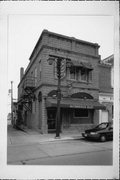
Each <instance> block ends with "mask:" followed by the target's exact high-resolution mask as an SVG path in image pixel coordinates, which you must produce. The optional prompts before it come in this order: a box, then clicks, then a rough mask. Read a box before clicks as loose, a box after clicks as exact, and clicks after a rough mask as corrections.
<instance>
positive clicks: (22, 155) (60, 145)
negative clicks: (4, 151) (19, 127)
mask: <svg viewBox="0 0 120 180" xmlns="http://www.w3.org/2000/svg"><path fill="white" fill-rule="evenodd" d="M8 164H24V165H112V141H108V142H104V143H101V142H91V141H86V140H84V139H78V140H66V141H63V142H62V141H61V142H45V143H33V144H32V143H31V144H25V145H24V144H22V145H18V144H17V145H15V144H14V145H12V146H8Z"/></svg>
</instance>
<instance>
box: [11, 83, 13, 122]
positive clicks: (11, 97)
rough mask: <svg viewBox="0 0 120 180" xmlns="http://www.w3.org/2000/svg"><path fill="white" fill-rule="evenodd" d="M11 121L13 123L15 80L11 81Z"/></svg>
mask: <svg viewBox="0 0 120 180" xmlns="http://www.w3.org/2000/svg"><path fill="white" fill-rule="evenodd" d="M11 123H12V125H13V81H11Z"/></svg>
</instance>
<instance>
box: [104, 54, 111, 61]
mask: <svg viewBox="0 0 120 180" xmlns="http://www.w3.org/2000/svg"><path fill="white" fill-rule="evenodd" d="M111 58H114V54H112V55H110V56H108V57H106V58H104V59H103V60H102V61H105V60H108V59H111Z"/></svg>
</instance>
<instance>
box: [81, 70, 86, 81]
mask: <svg viewBox="0 0 120 180" xmlns="http://www.w3.org/2000/svg"><path fill="white" fill-rule="evenodd" d="M81 80H82V81H87V71H86V69H81Z"/></svg>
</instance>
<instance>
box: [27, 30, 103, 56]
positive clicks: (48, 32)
mask: <svg viewBox="0 0 120 180" xmlns="http://www.w3.org/2000/svg"><path fill="white" fill-rule="evenodd" d="M43 34H50V35H53V36H59V37H61V38H64V39H69V40H72V41H78V42H80V43H83V44H88V45H91V46H95V47H97V48H99V47H100V46H99V45H98V44H97V43H92V42H88V41H84V40H80V39H76V38H74V37H70V36H66V35H62V34H58V33H54V32H51V31H48V30H46V29H44V30H43V31H42V33H41V35H40V37H39V39H38V41H37V43H36V45H35V47H34V49H33V51H32V53H31V55H30V58H29V59H31V58H32V56H33V54H34V51H35V49H36V48H37V46H38V45H39V43H40V41H41V39H42V36H43Z"/></svg>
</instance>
